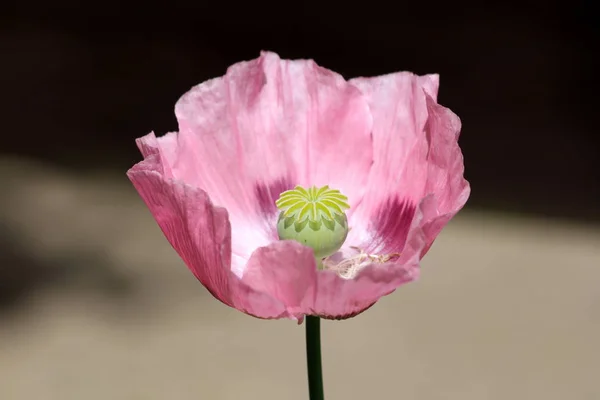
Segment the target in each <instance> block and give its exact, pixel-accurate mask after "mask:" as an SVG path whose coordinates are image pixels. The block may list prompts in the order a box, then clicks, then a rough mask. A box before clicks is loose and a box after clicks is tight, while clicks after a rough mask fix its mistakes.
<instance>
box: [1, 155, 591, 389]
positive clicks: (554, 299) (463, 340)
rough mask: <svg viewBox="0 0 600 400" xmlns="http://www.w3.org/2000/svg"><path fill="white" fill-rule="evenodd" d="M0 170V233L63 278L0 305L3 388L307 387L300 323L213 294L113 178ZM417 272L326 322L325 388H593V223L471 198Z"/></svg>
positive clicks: (5, 165)
mask: <svg viewBox="0 0 600 400" xmlns="http://www.w3.org/2000/svg"><path fill="white" fill-rule="evenodd" d="M0 179H1V180H2V181H3V191H2V194H1V195H0V210H1V211H0V222H1V223H2V227H3V229H4V230H5V231H6V232H9V233H10V235H11V238H13V237H14V238H17V239H18V242H17V243H18V244H19V246H20V247H19V248H20V249H21V251H26V252H27V253H28V254H29V256H30V257H31V258H32V260H37V261H39V264H40V265H42V267H40V268H50V269H52V268H56V271H61V272H60V273H61V274H63V275H64V276H66V277H71V278H62V279H59V280H58V281H57V282H56V283H55V284H47V285H40V286H39V287H38V289H37V290H35V291H33V292H31V293H28V294H27V296H25V298H24V300H23V301H22V302H21V303H20V305H18V307H16V308H14V309H12V311H7V312H4V313H3V314H0V399H2V400H13V399H15V400H22V399H41V400H72V399H73V400H75V399H77V400H79V399H86V400H87V399H89V400H95V399H103V400H105V399H182V400H185V399H190V400H191V399H194V400H197V399H215V400H221V399H223V400H229V399H277V400H279V399H290V400H295V399H298V400H301V399H307V390H306V378H305V359H304V329H303V326H297V325H296V324H294V323H293V322H291V321H260V320H256V319H253V318H251V317H247V316H245V315H243V314H241V313H239V312H237V311H235V310H231V309H229V308H227V307H226V306H224V305H222V304H221V303H219V302H218V301H216V300H214V299H213V298H212V297H211V296H210V295H209V294H208V293H207V292H206V291H205V290H204V289H203V288H202V287H201V286H200V285H199V284H198V283H197V282H196V281H195V279H194V278H193V277H192V275H191V274H190V273H189V272H188V271H187V269H186V268H185V266H184V265H183V264H182V263H181V261H180V260H179V259H178V257H177V256H176V254H175V252H174V251H173V250H172V249H171V248H170V246H169V245H168V243H167V242H166V240H165V239H164V238H163V236H162V234H161V232H160V231H159V229H158V228H157V226H156V224H155V223H154V221H153V219H152V218H151V216H150V214H149V213H148V211H147V210H146V209H145V206H144V205H143V203H142V201H141V200H140V199H139V197H138V196H137V194H136V193H135V192H134V191H133V189H132V188H131V187H130V185H129V183H128V182H127V181H126V180H125V178H124V177H122V176H113V177H107V176H101V175H97V176H74V175H72V174H68V173H65V172H62V171H59V170H55V169H52V168H50V167H48V166H45V165H34V164H30V163H26V162H23V161H21V160H0ZM473 190H477V188H473ZM1 267H2V268H12V267H14V268H21V267H22V265H20V264H19V265H16V264H15V265H14V266H12V265H11V266H8V265H2V266H1ZM423 268H424V270H423V274H422V277H421V279H420V281H418V282H415V283H412V284H409V285H407V286H404V287H402V288H401V289H400V290H398V291H396V293H393V294H392V295H390V296H388V297H386V298H385V299H383V300H382V301H381V302H380V303H379V304H377V305H376V306H375V307H373V308H372V309H371V310H369V311H368V312H366V313H364V314H362V315H360V316H358V317H357V318H354V319H351V320H348V321H343V322H331V321H326V322H324V323H323V346H324V354H323V357H324V370H325V383H326V397H327V399H329V400H334V399H344V400H350V399H361V400H362V399H366V398H368V399H375V398H377V399H383V398H386V399H387V398H391V399H419V400H421V399H422V400H433V399H449V400H454V399H456V400H481V399H490V400H496V399H498V400H500V399H502V400H505V399H519V400H520V399H527V400H529V399H532V400H537V399H543V400H566V399H569V400H580V399H581V400H595V399H600V379H599V378H600V231H599V230H598V229H592V228H590V227H587V228H583V227H578V226H576V225H564V224H563V225H561V224H558V223H556V222H552V221H545V220H534V219H521V218H514V217H511V218H508V217H503V216H501V215H496V216H493V215H486V214H478V213H472V212H468V210H467V211H465V212H464V213H462V214H461V215H460V217H458V218H456V219H455V220H454V221H453V222H452V223H451V224H450V225H449V226H448V227H447V228H446V229H445V230H444V232H443V234H442V235H441V236H440V238H439V239H438V240H437V242H436V244H435V245H434V246H433V248H432V250H431V251H430V253H429V254H428V256H427V257H426V259H425V260H424V262H423ZM57 273H58V272H57ZM98 282H101V283H98Z"/></svg>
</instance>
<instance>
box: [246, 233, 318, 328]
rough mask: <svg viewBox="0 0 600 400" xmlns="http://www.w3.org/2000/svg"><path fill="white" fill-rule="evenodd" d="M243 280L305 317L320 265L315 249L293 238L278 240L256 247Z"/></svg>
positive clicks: (299, 318) (299, 317)
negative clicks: (314, 253)
mask: <svg viewBox="0 0 600 400" xmlns="http://www.w3.org/2000/svg"><path fill="white" fill-rule="evenodd" d="M242 280H243V282H245V283H247V284H248V286H250V287H252V288H253V289H255V290H257V291H260V292H264V293H268V294H269V295H270V296H271V297H273V298H275V299H277V300H279V301H281V302H282V303H284V304H285V305H286V310H287V312H288V314H289V315H292V316H294V318H296V319H298V320H300V321H301V320H302V318H303V315H304V314H307V313H310V310H311V309H312V306H313V303H314V299H315V289H316V280H317V267H316V263H315V258H314V255H313V251H312V250H311V249H309V248H308V247H306V246H303V245H301V244H300V243H297V242H294V241H288V240H286V241H277V242H273V243H272V244H270V245H269V246H267V247H261V248H259V249H257V250H256V251H255V252H254V254H252V257H250V261H249V262H248V265H247V267H246V270H245V271H244V276H243V278H242Z"/></svg>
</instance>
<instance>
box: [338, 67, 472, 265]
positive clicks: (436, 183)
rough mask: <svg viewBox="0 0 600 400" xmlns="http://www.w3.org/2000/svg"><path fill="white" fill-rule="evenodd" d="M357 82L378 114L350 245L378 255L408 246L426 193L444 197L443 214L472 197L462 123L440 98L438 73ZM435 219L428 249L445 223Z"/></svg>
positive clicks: (375, 119) (351, 221) (349, 241)
mask: <svg viewBox="0 0 600 400" xmlns="http://www.w3.org/2000/svg"><path fill="white" fill-rule="evenodd" d="M350 82H351V83H352V84H354V85H356V86H357V87H358V88H359V89H360V90H361V91H362V92H363V94H364V96H365V97H366V99H367V102H368V103H369V106H370V109H371V113H372V115H373V149H374V150H373V151H374V159H375V162H374V165H373V167H372V169H371V174H370V177H369V182H368V185H367V195H365V197H364V199H363V202H362V203H361V205H360V207H359V209H358V210H357V211H356V213H355V214H354V215H353V216H352V218H351V220H350V223H351V227H352V228H353V230H352V231H351V232H350V235H349V239H348V241H347V243H349V244H354V245H357V246H359V247H361V248H364V249H365V250H367V251H369V252H374V253H379V254H382V253H383V254H389V253H395V252H401V251H402V250H403V248H404V245H405V243H406V241H407V240H408V238H409V233H410V230H411V226H412V221H413V219H414V218H415V215H416V210H417V207H418V206H419V204H420V203H421V201H422V199H423V198H424V197H425V196H427V195H429V194H433V195H434V196H435V197H436V198H439V200H436V201H437V202H441V203H440V208H439V210H438V211H437V212H438V213H439V214H440V215H441V214H445V213H450V214H451V215H454V214H455V213H456V212H457V211H458V210H459V209H460V208H461V207H462V205H463V204H464V203H465V201H466V199H467V198H468V183H467V182H466V181H465V180H464V178H463V164H462V154H461V152H460V148H459V147H458V143H457V139H458V133H459V131H460V123H459V121H458V118H457V117H456V116H455V115H454V114H452V113H451V112H450V111H449V110H447V109H444V108H443V107H441V106H439V105H437V103H436V102H435V98H436V96H437V88H438V76H437V75H428V76H423V77H418V76H416V75H414V74H411V73H407V72H403V73H397V74H390V75H385V76H380V77H375V78H359V79H354V80H351V81H350ZM441 110H444V111H441ZM448 219H449V218H447V219H446V221H447V220H448ZM431 224H432V225H431V228H428V229H427V232H428V235H429V236H428V239H427V242H428V243H429V244H427V245H426V247H427V246H429V245H430V243H431V242H433V239H434V238H435V235H437V234H438V233H439V229H438V228H440V229H441V227H440V226H439V225H440V224H439V223H437V224H433V223H432V222H431ZM434 225H435V229H433V226H434ZM434 233H435V235H433V234H434ZM432 235H433V236H432Z"/></svg>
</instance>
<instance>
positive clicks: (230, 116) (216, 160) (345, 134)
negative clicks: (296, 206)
mask: <svg viewBox="0 0 600 400" xmlns="http://www.w3.org/2000/svg"><path fill="white" fill-rule="evenodd" d="M175 114H176V116H177V119H178V121H179V129H180V132H179V134H176V135H173V136H172V137H169V138H168V139H165V140H163V138H159V139H155V138H146V139H142V145H147V143H148V142H150V141H153V145H154V146H157V147H158V148H159V150H160V154H161V157H163V159H164V164H165V165H168V168H165V174H166V175H167V174H168V176H169V177H172V178H175V179H178V180H180V181H182V182H185V183H186V184H189V185H192V186H194V187H197V188H201V189H203V190H205V191H206V192H207V193H208V194H209V195H210V197H211V199H212V201H213V202H214V203H215V204H216V205H218V206H222V207H225V208H226V209H227V210H228V212H229V215H230V219H231V224H232V226H233V228H234V229H233V233H232V246H233V254H234V257H233V266H232V268H233V270H234V272H235V273H236V274H237V275H238V276H241V275H242V274H243V269H244V264H245V262H246V261H247V260H248V259H249V257H250V255H251V253H252V251H253V250H254V249H256V248H258V247H262V246H266V245H268V244H269V243H270V242H271V241H273V240H276V239H277V236H276V232H275V229H274V228H275V226H276V218H277V209H276V207H275V200H276V199H277V198H278V196H279V194H280V193H281V192H282V191H284V190H287V189H290V188H292V187H293V186H295V185H297V184H300V185H304V186H308V185H325V184H328V185H330V186H331V187H332V188H336V189H340V190H341V191H342V192H343V193H344V194H346V195H347V196H348V197H349V199H350V204H351V206H354V205H356V204H358V203H359V202H360V198H361V196H362V194H363V191H364V188H365V184H366V181H367V178H368V172H369V168H370V165H371V163H372V144H371V128H372V119H371V114H370V111H369V108H368V105H367V103H366V102H365V99H364V98H363V96H362V95H361V93H360V91H359V90H358V89H357V88H356V87H354V86H353V85H350V84H349V83H347V82H346V81H345V80H344V79H343V78H342V77H341V76H340V75H338V74H336V73H334V72H331V71H329V70H326V69H324V68H321V67H319V66H317V65H316V64H315V63H314V62H313V61H309V60H292V61H290V60H281V59H280V58H279V57H278V56H277V55H276V54H274V53H269V52H263V53H262V54H261V56H260V57H259V58H258V59H255V60H252V61H248V62H241V63H238V64H235V65H233V66H231V67H230V68H229V69H228V71H227V74H226V75H225V76H224V77H222V78H217V79H212V80H210V81H207V82H204V83H202V84H200V85H198V86H196V87H194V88H192V89H191V90H190V91H189V92H188V93H186V94H185V95H184V96H182V98H181V99H180V100H179V101H178V103H177V105H176V107H175Z"/></svg>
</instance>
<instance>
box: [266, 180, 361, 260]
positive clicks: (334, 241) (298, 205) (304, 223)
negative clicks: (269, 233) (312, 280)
mask: <svg viewBox="0 0 600 400" xmlns="http://www.w3.org/2000/svg"><path fill="white" fill-rule="evenodd" d="M347 202H348V198H347V197H346V196H344V195H343V194H342V193H340V191H339V190H335V189H330V188H329V186H323V187H321V188H317V187H316V186H313V187H310V188H308V189H305V188H303V187H302V186H296V187H295V188H294V189H292V190H287V191H285V192H283V193H281V195H280V196H279V199H278V200H277V201H276V202H275V205H276V206H277V208H279V209H280V210H281V213H280V214H279V220H278V221H277V233H278V234H279V239H281V240H296V241H298V242H300V243H302V244H304V245H305V246H308V247H311V248H312V249H313V250H314V253H315V257H316V258H317V260H318V261H319V262H320V260H321V259H322V258H324V257H327V256H330V255H331V254H333V253H335V252H336V251H338V250H339V249H340V247H342V245H343V244H344V241H345V240H346V237H347V236H348V220H347V218H346V213H345V210H347V209H349V208H350V206H349V205H348V203H347Z"/></svg>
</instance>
